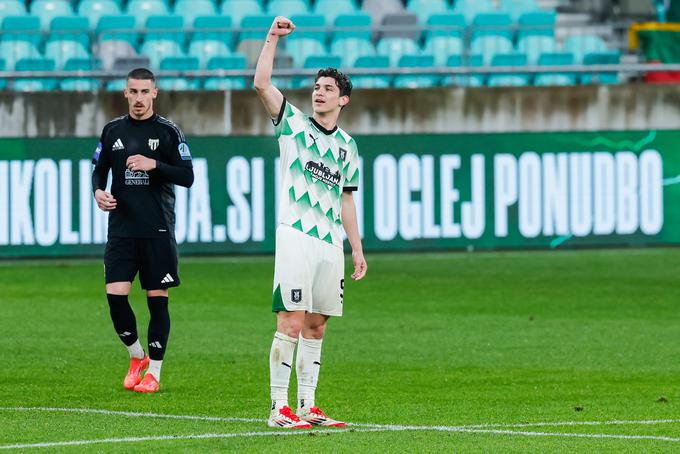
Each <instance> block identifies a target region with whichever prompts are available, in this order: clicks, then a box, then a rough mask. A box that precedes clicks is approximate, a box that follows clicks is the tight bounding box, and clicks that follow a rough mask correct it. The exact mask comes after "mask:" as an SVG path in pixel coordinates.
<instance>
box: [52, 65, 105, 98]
mask: <svg viewBox="0 0 680 454" xmlns="http://www.w3.org/2000/svg"><path fill="white" fill-rule="evenodd" d="M101 69H102V62H101V60H99V59H92V58H72V59H70V60H68V61H66V64H65V65H64V71H99V70H101ZM59 87H60V89H61V90H63V91H98V90H99V89H100V88H101V83H100V82H99V80H98V79H95V78H90V77H68V78H66V79H63V80H62V81H61V83H60V84H59Z"/></svg>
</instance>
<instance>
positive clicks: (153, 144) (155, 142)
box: [149, 139, 161, 151]
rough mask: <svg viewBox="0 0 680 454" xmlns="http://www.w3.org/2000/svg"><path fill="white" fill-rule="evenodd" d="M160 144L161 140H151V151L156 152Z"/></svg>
mask: <svg viewBox="0 0 680 454" xmlns="http://www.w3.org/2000/svg"><path fill="white" fill-rule="evenodd" d="M160 143H161V141H160V139H149V149H151V151H156V148H158V145H160Z"/></svg>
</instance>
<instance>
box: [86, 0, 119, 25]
mask: <svg viewBox="0 0 680 454" xmlns="http://www.w3.org/2000/svg"><path fill="white" fill-rule="evenodd" d="M120 13H121V11H120V6H119V5H118V3H116V2H115V1H113V0H83V1H82V2H81V3H80V5H78V14H79V15H80V16H83V17H87V20H88V21H89V23H90V28H91V29H92V30H94V29H96V28H97V24H98V23H99V19H100V18H101V17H102V16H116V15H118V14H120Z"/></svg>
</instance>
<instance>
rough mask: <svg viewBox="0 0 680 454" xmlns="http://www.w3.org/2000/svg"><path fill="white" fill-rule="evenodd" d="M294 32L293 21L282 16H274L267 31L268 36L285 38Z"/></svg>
mask: <svg viewBox="0 0 680 454" xmlns="http://www.w3.org/2000/svg"><path fill="white" fill-rule="evenodd" d="M293 30H295V24H294V23H293V21H291V20H290V19H288V18H287V17H283V16H276V18H275V19H274V22H273V23H272V26H271V28H270V29H269V34H270V35H276V36H287V35H290V34H291V33H293Z"/></svg>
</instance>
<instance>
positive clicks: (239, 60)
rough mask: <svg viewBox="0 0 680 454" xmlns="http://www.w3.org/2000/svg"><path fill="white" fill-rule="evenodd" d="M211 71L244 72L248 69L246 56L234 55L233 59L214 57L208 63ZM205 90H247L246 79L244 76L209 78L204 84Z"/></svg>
mask: <svg viewBox="0 0 680 454" xmlns="http://www.w3.org/2000/svg"><path fill="white" fill-rule="evenodd" d="M208 69H210V70H219V69H222V70H226V71H228V70H242V69H246V57H245V55H239V54H234V55H232V56H231V57H214V58H211V59H210V60H209V61H208ZM203 88H204V89H205V90H245V89H246V88H247V84H246V78H245V77H243V76H222V77H209V78H207V79H206V80H205V83H204V84H203Z"/></svg>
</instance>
